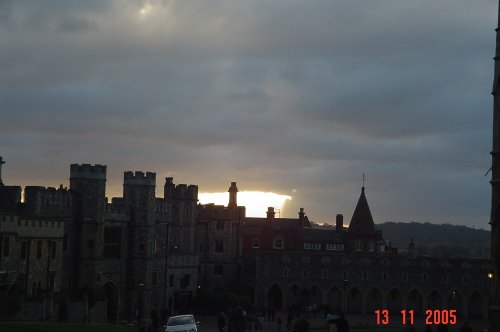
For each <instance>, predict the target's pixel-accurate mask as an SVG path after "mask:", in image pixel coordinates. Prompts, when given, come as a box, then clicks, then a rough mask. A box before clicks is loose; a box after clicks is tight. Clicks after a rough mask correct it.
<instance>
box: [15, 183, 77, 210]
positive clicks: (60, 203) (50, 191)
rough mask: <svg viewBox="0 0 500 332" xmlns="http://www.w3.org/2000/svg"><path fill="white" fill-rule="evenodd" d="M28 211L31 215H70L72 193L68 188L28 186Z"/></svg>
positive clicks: (25, 199)
mask: <svg viewBox="0 0 500 332" xmlns="http://www.w3.org/2000/svg"><path fill="white" fill-rule="evenodd" d="M24 203H25V206H26V212H27V213H28V214H31V215H70V214H71V206H72V195H71V192H70V191H69V190H68V188H65V187H63V186H62V185H60V186H59V188H57V189H56V188H54V187H47V188H46V187H40V186H27V187H25V189H24Z"/></svg>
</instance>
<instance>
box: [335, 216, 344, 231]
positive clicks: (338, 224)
mask: <svg viewBox="0 0 500 332" xmlns="http://www.w3.org/2000/svg"><path fill="white" fill-rule="evenodd" d="M343 230H344V216H343V215H341V214H337V218H336V220H335V231H336V232H337V233H342V231H343Z"/></svg>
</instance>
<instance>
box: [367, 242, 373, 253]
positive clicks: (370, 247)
mask: <svg viewBox="0 0 500 332" xmlns="http://www.w3.org/2000/svg"><path fill="white" fill-rule="evenodd" d="M368 251H375V244H374V243H373V242H370V243H368Z"/></svg>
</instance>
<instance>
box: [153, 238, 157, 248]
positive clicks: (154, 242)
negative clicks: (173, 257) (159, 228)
mask: <svg viewBox="0 0 500 332" xmlns="http://www.w3.org/2000/svg"><path fill="white" fill-rule="evenodd" d="M156 249H157V247H156V235H155V236H154V238H153V252H156Z"/></svg>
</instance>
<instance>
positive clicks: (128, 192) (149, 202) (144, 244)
mask: <svg viewBox="0 0 500 332" xmlns="http://www.w3.org/2000/svg"><path fill="white" fill-rule="evenodd" d="M155 188H156V174H155V173H152V172H146V173H144V172H135V173H134V172H131V171H128V172H124V174H123V200H124V204H125V208H126V209H127V211H128V212H129V216H130V220H129V224H128V230H127V231H128V237H127V238H128V241H127V242H128V243H127V246H128V252H127V269H126V270H127V294H126V297H127V301H128V302H129V303H131V304H133V305H132V306H129V308H128V310H129V312H128V316H130V317H133V316H134V312H138V310H141V311H142V312H143V314H142V317H144V313H149V312H150V311H151V299H152V287H153V285H152V283H151V275H152V272H153V269H154V268H155V266H156V265H157V264H154V262H153V260H152V259H153V252H154V251H155V250H154V249H153V243H154V241H155V235H156V232H155V228H154V226H155V223H154V213H155ZM137 299H139V300H138V301H139V302H140V303H137ZM134 306H136V308H135V310H134V308H133V307H134Z"/></svg>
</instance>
